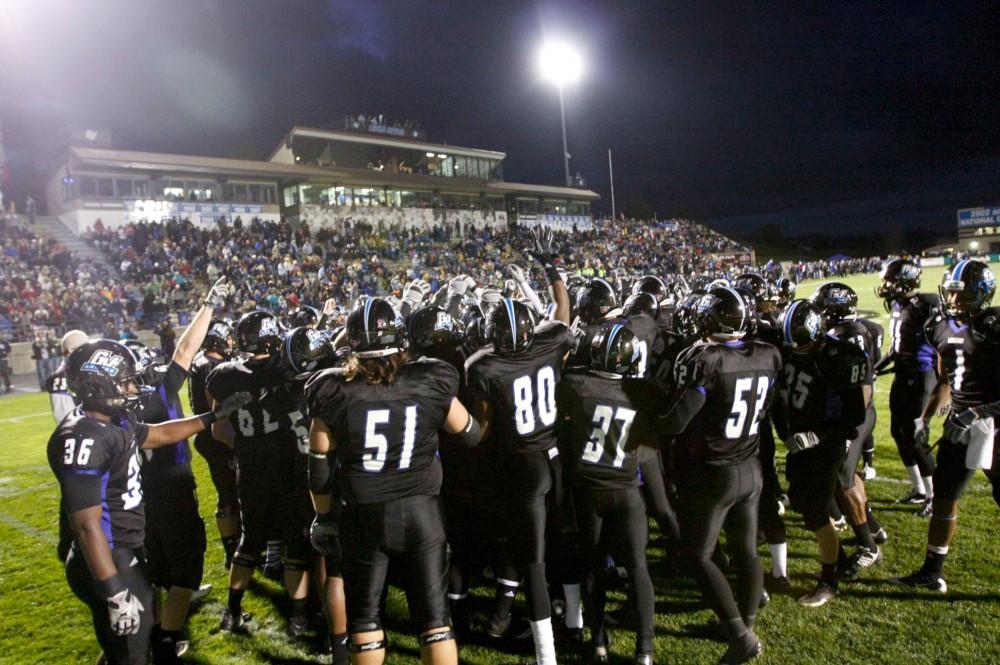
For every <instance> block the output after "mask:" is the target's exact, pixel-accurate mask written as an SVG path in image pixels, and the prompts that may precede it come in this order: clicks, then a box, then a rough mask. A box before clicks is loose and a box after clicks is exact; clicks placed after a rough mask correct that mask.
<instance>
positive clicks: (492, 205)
mask: <svg viewBox="0 0 1000 665" xmlns="http://www.w3.org/2000/svg"><path fill="white" fill-rule="evenodd" d="M486 209H487V210H493V211H497V210H503V198H501V197H499V196H487V197H486Z"/></svg>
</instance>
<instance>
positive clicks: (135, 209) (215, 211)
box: [123, 199, 264, 224]
mask: <svg viewBox="0 0 1000 665" xmlns="http://www.w3.org/2000/svg"><path fill="white" fill-rule="evenodd" d="M123 205H124V206H125V216H126V218H127V219H128V221H130V222H131V221H139V220H141V219H163V218H164V217H177V218H184V217H187V218H188V219H190V220H191V221H193V222H196V223H197V222H201V223H203V224H212V223H214V222H215V219H216V218H218V217H226V218H227V219H229V220H232V219H234V218H235V217H237V216H239V215H246V216H247V217H261V216H262V215H263V213H264V207H263V206H260V205H245V204H240V203H186V202H181V201H156V200H152V199H130V200H126V201H124V202H123ZM247 221H249V220H247Z"/></svg>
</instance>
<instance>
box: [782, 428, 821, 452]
mask: <svg viewBox="0 0 1000 665" xmlns="http://www.w3.org/2000/svg"><path fill="white" fill-rule="evenodd" d="M785 445H786V446H788V454H789V455H794V454H795V453H800V452H802V451H803V450H809V449H810V448H815V447H816V446H818V445H819V437H818V436H816V432H796V433H795V434H793V435H792V438H791V439H789V440H788V441H785Z"/></svg>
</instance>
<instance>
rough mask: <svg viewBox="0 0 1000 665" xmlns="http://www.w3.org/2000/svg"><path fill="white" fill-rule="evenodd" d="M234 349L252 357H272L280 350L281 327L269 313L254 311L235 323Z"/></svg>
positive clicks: (276, 319)
mask: <svg viewBox="0 0 1000 665" xmlns="http://www.w3.org/2000/svg"><path fill="white" fill-rule="evenodd" d="M236 348H238V349H239V350H240V351H242V352H244V353H250V354H253V355H272V354H273V353H275V352H277V351H278V349H280V348H281V325H280V324H279V323H278V318H277V317H276V316H274V314H271V313H270V312H263V311H260V310H256V311H253V312H248V313H247V314H244V315H243V316H242V317H240V320H239V321H238V322H237V323H236Z"/></svg>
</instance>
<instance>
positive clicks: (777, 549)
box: [767, 543, 788, 577]
mask: <svg viewBox="0 0 1000 665" xmlns="http://www.w3.org/2000/svg"><path fill="white" fill-rule="evenodd" d="M767 549H769V550H771V575H773V576H774V577H788V543H777V544H774V545H771V544H768V546H767Z"/></svg>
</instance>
